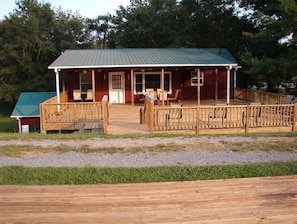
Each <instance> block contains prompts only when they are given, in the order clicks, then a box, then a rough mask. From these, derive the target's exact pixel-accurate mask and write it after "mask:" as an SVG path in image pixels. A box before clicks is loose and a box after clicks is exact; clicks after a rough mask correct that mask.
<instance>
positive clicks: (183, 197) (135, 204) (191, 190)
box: [0, 176, 297, 224]
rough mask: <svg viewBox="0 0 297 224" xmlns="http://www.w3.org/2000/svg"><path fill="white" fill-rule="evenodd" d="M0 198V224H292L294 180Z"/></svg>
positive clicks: (5, 193)
mask: <svg viewBox="0 0 297 224" xmlns="http://www.w3.org/2000/svg"><path fill="white" fill-rule="evenodd" d="M0 192H1V194H0V211H1V212H0V213H1V214H0V223H30V224H31V223H215V224H217V223H228V224H230V223H236V224H237V223H269V224H271V223H292V224H293V223H294V224H295V223H297V176H285V177H266V178H248V179H231V180H211V181H195V182H171V183H144V184H119V185H91V186H89V185H81V186H75V185H73V186H0Z"/></svg>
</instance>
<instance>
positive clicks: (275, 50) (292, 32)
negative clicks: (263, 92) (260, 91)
mask: <svg viewBox="0 0 297 224" xmlns="http://www.w3.org/2000/svg"><path fill="white" fill-rule="evenodd" d="M239 5H240V6H241V7H242V8H243V9H245V10H249V11H250V12H251V14H250V15H249V16H248V17H249V20H250V21H251V22H252V23H253V26H254V29H253V31H252V32H251V31H248V32H245V33H244V34H245V40H246V42H247V43H248V44H247V45H246V46H245V52H244V53H242V55H241V60H242V62H243V66H244V67H245V68H246V69H245V74H246V75H248V76H250V81H252V82H254V83H259V82H267V83H268V90H269V91H274V87H275V85H276V84H277V83H279V82H281V81H282V80H290V79H292V78H293V77H294V76H296V69H297V62H296V59H297V51H296V30H297V29H296V20H297V5H296V1H295V0H278V1H272V2H271V1H267V0H266V1H260V0H243V1H239Z"/></svg>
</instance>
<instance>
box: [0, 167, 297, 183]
mask: <svg viewBox="0 0 297 224" xmlns="http://www.w3.org/2000/svg"><path fill="white" fill-rule="evenodd" d="M296 174H297V161H296V162H287V163H263V164H247V165H223V166H202V167H193V166H168V167H167V166H165V167H144V168H96V167H85V168H70V167H63V168H29V167H19V166H13V167H0V184H1V185H62V184H63V185H65V184H66V185H73V184H121V183H149V182H173V181H196V180H212V179H231V178H248V177H265V176H285V175H296Z"/></svg>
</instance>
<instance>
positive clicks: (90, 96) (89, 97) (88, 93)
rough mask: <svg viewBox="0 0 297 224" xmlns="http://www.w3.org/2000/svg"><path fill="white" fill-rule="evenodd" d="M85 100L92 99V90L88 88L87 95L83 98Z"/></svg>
mask: <svg viewBox="0 0 297 224" xmlns="http://www.w3.org/2000/svg"><path fill="white" fill-rule="evenodd" d="M85 100H86V101H92V100H93V90H92V89H88V90H87V97H86V98H85Z"/></svg>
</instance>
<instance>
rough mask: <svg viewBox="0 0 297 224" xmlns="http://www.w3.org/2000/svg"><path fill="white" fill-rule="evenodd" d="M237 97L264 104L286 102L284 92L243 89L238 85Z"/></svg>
mask: <svg viewBox="0 0 297 224" xmlns="http://www.w3.org/2000/svg"><path fill="white" fill-rule="evenodd" d="M236 98H237V99H239V100H244V101H247V102H257V103H263V104H282V103H285V102H286V95H284V94H278V93H270V92H264V91H260V90H251V89H243V88H238V87H237V88H236Z"/></svg>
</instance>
